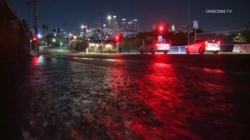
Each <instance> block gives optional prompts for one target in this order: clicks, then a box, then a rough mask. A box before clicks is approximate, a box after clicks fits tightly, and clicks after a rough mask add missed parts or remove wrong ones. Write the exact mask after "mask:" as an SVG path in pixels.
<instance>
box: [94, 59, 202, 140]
mask: <svg viewBox="0 0 250 140" xmlns="http://www.w3.org/2000/svg"><path fill="white" fill-rule="evenodd" d="M145 70H146V71H144V70H143V71H141V72H144V73H143V74H142V73H141V72H139V73H136V72H131V71H124V70H122V69H116V70H114V69H112V72H111V73H112V76H110V78H109V79H108V80H109V81H110V82H111V85H110V88H111V89H113V92H112V94H110V95H109V97H108V99H109V100H107V101H104V102H102V105H103V107H104V108H105V109H106V111H105V112H107V114H102V115H100V116H99V119H100V120H101V121H103V122H104V124H105V126H106V130H107V132H108V134H110V135H109V136H111V138H112V139H121V140H122V139H124V140H126V139H146V140H150V139H173V138H183V137H181V136H188V137H189V138H192V139H199V138H198V137H197V136H194V135H192V134H191V133H190V132H189V131H188V130H186V129H184V128H183V126H185V123H187V122H186V121H187V120H186V118H187V117H188V116H187V113H186V112H185V110H186V111H189V109H188V107H186V106H183V103H182V102H183V101H182V99H181V98H180V96H181V95H182V94H183V92H182V91H181V90H180V89H178V82H177V81H178V75H176V74H175V68H174V67H172V66H171V65H165V64H158V63H153V64H150V65H148V66H147V68H146V69H145ZM127 75H129V76H127ZM179 135H180V136H179Z"/></svg>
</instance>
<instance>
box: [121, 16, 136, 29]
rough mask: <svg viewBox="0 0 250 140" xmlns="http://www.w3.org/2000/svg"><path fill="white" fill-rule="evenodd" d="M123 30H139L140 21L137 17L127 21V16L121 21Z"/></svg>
mask: <svg viewBox="0 0 250 140" xmlns="http://www.w3.org/2000/svg"><path fill="white" fill-rule="evenodd" d="M121 30H122V31H132V32H139V22H138V20H137V19H133V20H130V21H127V20H126V19H125V18H123V19H122V21H121Z"/></svg>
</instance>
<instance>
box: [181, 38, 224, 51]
mask: <svg viewBox="0 0 250 140" xmlns="http://www.w3.org/2000/svg"><path fill="white" fill-rule="evenodd" d="M219 51H220V41H218V40H206V39H196V40H194V41H192V42H190V43H189V44H188V45H187V46H186V48H185V52H186V54H190V53H199V54H203V53H204V52H213V53H214V54H217V53H218V52H219Z"/></svg>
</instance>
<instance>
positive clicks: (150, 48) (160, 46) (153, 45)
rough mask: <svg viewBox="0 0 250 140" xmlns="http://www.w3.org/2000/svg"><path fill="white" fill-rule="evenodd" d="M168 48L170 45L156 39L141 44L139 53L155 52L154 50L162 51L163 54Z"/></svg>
mask: <svg viewBox="0 0 250 140" xmlns="http://www.w3.org/2000/svg"><path fill="white" fill-rule="evenodd" d="M169 49H170V45H169V44H168V43H165V42H159V41H156V42H148V43H145V44H143V45H142V46H141V47H140V48H139V52H140V54H143V53H152V54H155V52H163V53H164V54H167V53H168V51H169Z"/></svg>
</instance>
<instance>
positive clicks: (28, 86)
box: [1, 56, 250, 140]
mask: <svg viewBox="0 0 250 140" xmlns="http://www.w3.org/2000/svg"><path fill="white" fill-rule="evenodd" d="M19 68H20V66H19ZM7 69H8V68H6V70H7ZM5 72H6V71H5ZM12 73H14V72H12ZM12 76H13V75H12ZM3 77H4V79H8V78H10V77H7V75H6V76H3ZM14 77H17V78H18V80H15V82H14V83H12V82H6V83H5V88H11V89H8V90H6V89H3V91H5V92H6V93H8V92H13V93H15V96H16V97H14V99H13V101H10V102H11V104H5V105H6V106H8V107H10V108H11V110H12V111H10V112H9V113H8V112H7V115H9V116H17V117H16V118H15V117H14V118H8V117H6V118H5V119H6V120H8V121H11V122H10V123H11V124H13V125H14V126H11V127H10V129H11V128H16V130H15V131H17V132H20V133H16V136H20V137H22V138H23V139H25V140H26V139H27V140H30V139H37V140H64V139H65V140H88V139H89V140H118V139H119V140H141V139H145V140H167V139H178V140H179V139H180V140H183V139H187V140H189V139H190V140H191V139H192V140H202V139H249V138H250V133H249V130H250V121H249V120H250V109H249V106H250V97H249V93H250V92H249V91H250V86H249V85H250V79H249V78H250V76H249V73H247V72H240V73H239V72H228V71H224V70H222V69H209V68H196V67H187V66H177V65H172V64H166V63H154V62H150V63H147V62H139V61H126V60H122V59H119V60H113V59H108V60H96V59H84V58H67V59H66V58H65V57H63V56H58V57H56V58H51V57H44V56H40V57H39V58H32V59H31V60H30V61H29V62H26V63H25V65H21V68H20V71H19V73H18V74H16V75H14ZM14 77H12V78H14ZM13 84H15V85H16V86H15V87H13V86H12V85H13ZM10 97H11V95H6V96H5V99H8V98H10ZM1 114H3V115H4V116H6V115H5V114H6V112H5V113H1ZM13 114H14V115H13ZM13 121H14V122H13ZM15 126H16V127H15ZM13 137H14V136H13ZM16 138H17V137H16Z"/></svg>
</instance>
